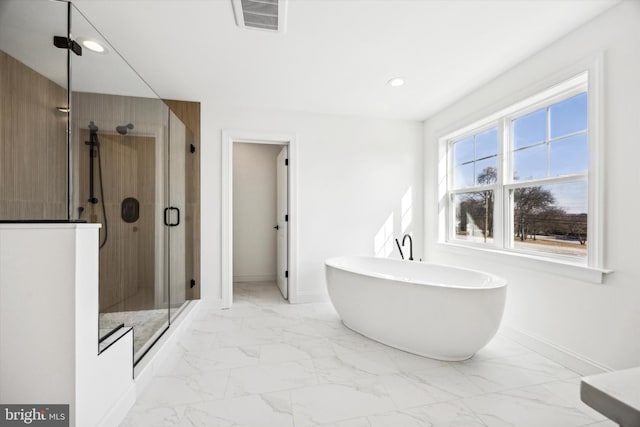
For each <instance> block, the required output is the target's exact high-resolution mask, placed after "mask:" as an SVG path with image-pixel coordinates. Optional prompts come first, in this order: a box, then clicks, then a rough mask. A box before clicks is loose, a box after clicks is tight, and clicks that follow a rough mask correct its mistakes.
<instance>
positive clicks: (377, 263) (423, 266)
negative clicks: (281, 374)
mask: <svg viewBox="0 0 640 427" xmlns="http://www.w3.org/2000/svg"><path fill="white" fill-rule="evenodd" d="M325 273H326V279H327V288H328V290H329V297H330V299H331V302H332V303H333V305H334V307H335V309H336V311H337V312H338V314H339V315H340V317H341V318H342V321H343V323H344V324H345V325H346V326H347V327H349V328H350V329H353V330H354V331H356V332H359V333H360V334H362V335H365V336H367V337H369V338H372V339H374V340H376V341H379V342H381V343H383V344H386V345H389V346H392V347H395V348H398V349H400V350H404V351H408V352H410V353H415V354H418V355H420V356H426V357H430V358H433V359H440V360H448V361H455V360H466V359H468V358H470V357H471V356H473V355H474V353H475V352H477V351H478V350H480V349H481V348H482V347H484V346H485V345H486V344H487V343H488V342H489V341H490V340H491V339H492V338H493V336H494V335H495V333H496V331H497V330H498V327H499V326H500V320H501V319H502V313H503V312H504V303H505V297H506V291H507V287H506V281H505V280H504V279H501V278H499V277H497V276H493V275H491V274H487V273H482V272H480V271H475V270H467V269H462V268H455V267H446V266H442V265H437V264H428V263H423V262H415V261H400V260H393V259H387V258H374V257H337V258H330V259H328V260H326V261H325Z"/></svg>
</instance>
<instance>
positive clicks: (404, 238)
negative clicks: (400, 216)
mask: <svg viewBox="0 0 640 427" xmlns="http://www.w3.org/2000/svg"><path fill="white" fill-rule="evenodd" d="M407 237H408V238H409V261H413V239H412V238H411V236H410V235H409V234H405V235H404V237H403V238H402V246H404V241H405V240H407ZM402 259H404V257H402Z"/></svg>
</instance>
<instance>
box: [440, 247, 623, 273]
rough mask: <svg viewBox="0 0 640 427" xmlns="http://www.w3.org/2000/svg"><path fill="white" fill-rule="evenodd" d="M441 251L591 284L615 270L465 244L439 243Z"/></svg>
mask: <svg viewBox="0 0 640 427" xmlns="http://www.w3.org/2000/svg"><path fill="white" fill-rule="evenodd" d="M437 246H438V248H439V249H442V250H444V251H447V252H449V253H452V254H457V255H466V256H468V255H470V254H471V253H473V255H474V256H475V255H478V254H482V255H484V256H486V257H487V258H488V259H491V260H492V261H495V262H501V263H504V262H508V263H509V265H512V266H517V267H522V268H527V269H530V270H534V271H543V272H545V273H550V274H557V275H559V276H565V277H569V278H571V279H576V280H581V281H584V282H590V283H603V280H604V275H605V274H609V273H612V272H613V270H607V269H604V268H596V267H589V266H587V265H584V264H577V263H572V262H566V261H563V260H555V259H550V258H544V257H538V256H535V255H529V254H522V253H518V252H509V251H502V250H498V249H488V248H479V247H477V246H468V245H465V244H459V243H451V242H438V244H437Z"/></svg>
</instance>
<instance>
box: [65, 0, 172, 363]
mask: <svg viewBox="0 0 640 427" xmlns="http://www.w3.org/2000/svg"><path fill="white" fill-rule="evenodd" d="M71 22H72V33H73V36H74V39H75V40H78V41H79V42H80V43H82V42H83V41H91V42H93V43H94V44H93V46H95V43H97V44H98V45H100V46H101V48H98V49H97V50H92V49H90V48H89V47H88V46H92V45H91V44H88V45H85V46H83V49H82V55H81V56H80V55H74V54H72V64H71V69H72V70H73V75H72V78H73V85H72V89H73V90H72V107H71V115H72V120H71V123H72V125H71V141H70V145H71V150H70V151H71V153H70V162H71V165H72V168H71V170H72V172H71V177H70V181H71V189H72V192H71V194H72V201H73V204H72V209H71V212H72V214H73V216H74V219H78V220H86V221H88V222H92V223H100V224H102V227H101V229H100V241H99V245H100V252H99V253H100V258H99V268H100V273H99V274H100V276H99V277H100V280H99V283H100V292H99V295H100V297H99V299H100V301H99V308H100V321H99V336H100V337H101V339H102V338H105V337H107V336H109V338H108V339H113V338H112V337H113V336H114V335H117V334H112V335H109V334H111V333H112V332H113V331H114V330H119V328H122V327H123V326H124V327H125V328H129V327H132V328H133V332H134V353H135V354H134V360H135V361H136V362H137V361H139V360H140V359H141V358H142V356H144V354H145V353H146V352H147V350H148V349H149V348H150V347H151V346H152V345H153V343H154V342H155V341H156V339H157V338H158V337H159V336H160V335H162V333H163V332H164V331H165V330H166V329H167V328H168V326H169V305H170V294H171V292H170V289H169V283H171V279H170V278H169V276H168V273H169V272H168V271H167V270H168V269H167V265H168V264H170V263H167V262H166V258H167V256H168V243H169V232H168V228H169V227H167V226H165V218H166V216H165V213H166V211H165V208H166V207H167V206H169V204H168V203H169V188H168V182H169V168H168V165H169V157H170V155H171V154H172V153H170V151H169V129H170V127H169V109H168V107H167V106H166V104H165V103H164V102H163V101H162V100H161V99H159V97H158V96H157V95H156V94H155V93H154V92H153V90H152V89H151V88H150V87H149V86H148V85H147V84H146V83H145V82H144V81H143V80H142V79H141V78H140V77H139V76H138V74H137V73H136V72H135V71H134V70H133V69H131V68H130V67H129V66H128V64H127V63H126V62H125V61H124V60H123V58H122V57H120V55H119V54H118V52H116V50H115V49H114V48H113V47H112V46H111V45H110V44H109V43H108V42H107V41H106V40H105V39H104V38H103V37H102V35H101V34H100V33H99V32H98V31H97V30H96V29H95V28H94V27H93V26H92V25H91V24H90V23H89V22H88V21H87V20H86V19H85V18H84V17H83V16H82V14H81V13H80V12H79V11H78V10H77V9H75V7H74V8H73V9H72V19H71ZM183 251H184V248H183Z"/></svg>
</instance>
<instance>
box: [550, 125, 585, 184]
mask: <svg viewBox="0 0 640 427" xmlns="http://www.w3.org/2000/svg"><path fill="white" fill-rule="evenodd" d="M588 169H589V150H588V147H587V135H586V134H584V133H583V134H580V135H576V136H572V137H570V138H563V139H559V140H557V141H553V142H552V143H551V155H550V158H549V173H550V174H551V176H558V175H569V174H572V173H583V172H587V170H588Z"/></svg>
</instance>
